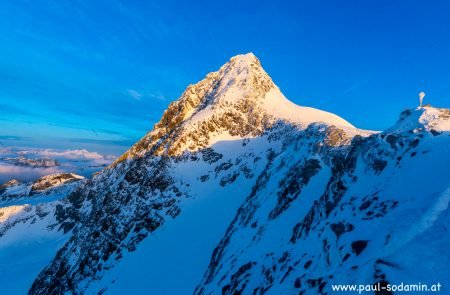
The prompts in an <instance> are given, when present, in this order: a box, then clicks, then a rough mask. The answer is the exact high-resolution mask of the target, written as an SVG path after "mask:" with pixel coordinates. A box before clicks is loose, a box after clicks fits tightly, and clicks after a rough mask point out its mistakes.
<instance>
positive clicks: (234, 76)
mask: <svg viewBox="0 0 450 295" xmlns="http://www.w3.org/2000/svg"><path fill="white" fill-rule="evenodd" d="M37 183H38V184H36V182H35V183H29V184H20V183H17V182H14V181H13V182H10V183H6V184H4V185H3V186H1V187H0V201H2V202H3V203H0V206H3V207H2V208H0V286H1V290H2V294H3V293H4V294H24V293H26V292H29V294H198V295H200V294H332V293H333V291H332V285H334V284H358V285H359V284H375V283H381V284H383V285H386V284H388V283H392V284H399V283H401V282H410V283H415V282H416V283H417V282H420V283H422V284H430V285H431V284H435V283H438V282H440V283H441V284H443V285H444V288H447V289H446V290H447V291H448V288H449V286H445V283H450V281H449V277H450V270H449V267H448V265H450V255H449V253H448V249H450V235H449V232H448V230H449V225H450V214H449V209H448V203H449V201H450V110H449V109H442V108H433V107H420V108H415V109H407V110H405V111H403V112H401V114H400V117H399V120H398V121H397V123H395V124H393V126H392V127H391V128H388V129H387V130H385V131H382V132H374V131H368V130H361V129H358V128H356V127H354V126H353V125H352V124H350V123H349V122H347V121H346V120H344V119H342V118H340V117H339V116H336V115H334V114H331V113H328V112H324V111H321V110H317V109H313V108H308V107H303V106H297V105H295V104H293V103H292V102H290V101H289V100H288V99H286V98H285V97H284V95H283V94H282V93H281V91H280V90H279V88H278V87H277V86H276V85H275V84H274V83H273V81H272V79H271V78H270V77H269V76H268V75H267V73H266V72H265V71H264V69H263V68H262V66H261V64H260V62H259V60H258V59H257V58H256V57H255V56H254V55H253V54H251V53H249V54H245V55H238V56H235V57H233V58H232V59H231V60H230V61H229V62H227V63H226V64H225V65H224V66H222V67H221V68H220V69H219V70H218V71H217V72H213V73H210V74H208V75H207V76H206V78H205V79H204V80H202V81H200V82H199V83H197V84H194V85H190V86H189V87H188V88H187V89H186V90H185V91H184V93H183V94H182V95H181V97H180V98H179V99H178V100H176V101H174V102H172V103H171V104H170V105H169V107H168V108H167V110H166V111H165V112H164V114H163V115H162V118H161V120H160V121H159V122H158V123H157V124H156V125H155V126H154V128H153V129H152V130H151V131H150V132H149V133H148V134H146V135H145V136H144V137H143V138H142V139H141V140H140V141H138V142H137V143H136V144H135V145H133V146H132V147H131V148H130V149H129V150H128V151H127V152H126V153H124V154H123V155H122V156H121V157H119V158H118V159H116V160H115V162H113V163H112V164H111V165H110V166H108V167H107V168H105V169H103V170H102V171H101V172H99V173H97V174H95V175H94V176H93V177H92V178H91V179H82V177H79V176H77V175H75V174H62V175H61V174H57V175H52V176H49V177H47V178H46V179H45V178H44V179H40V180H39V181H37ZM36 186H38V187H39V189H37V190H36V189H33V188H36ZM35 191H37V193H33V192H35ZM36 198H37V199H36ZM36 200H39V201H36ZM444 290H445V289H444ZM444 292H445V291H444ZM342 294H344V293H342ZM380 294H389V293H386V292H385V293H380Z"/></svg>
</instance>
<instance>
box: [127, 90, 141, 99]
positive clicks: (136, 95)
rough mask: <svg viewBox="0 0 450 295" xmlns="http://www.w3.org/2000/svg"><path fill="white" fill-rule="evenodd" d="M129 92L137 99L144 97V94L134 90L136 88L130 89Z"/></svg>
mask: <svg viewBox="0 0 450 295" xmlns="http://www.w3.org/2000/svg"><path fill="white" fill-rule="evenodd" d="M127 92H128V94H129V95H130V96H131V97H132V98H134V99H135V100H141V98H142V94H141V93H139V92H137V91H136V90H134V89H128V90H127Z"/></svg>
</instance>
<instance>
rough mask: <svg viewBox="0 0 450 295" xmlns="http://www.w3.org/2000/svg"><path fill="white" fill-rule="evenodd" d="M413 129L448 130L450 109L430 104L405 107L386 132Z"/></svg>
mask: <svg viewBox="0 0 450 295" xmlns="http://www.w3.org/2000/svg"><path fill="white" fill-rule="evenodd" d="M414 130H427V131H432V132H441V131H444V132H445V131H450V109H445V108H435V107H431V106H424V107H418V108H415V109H406V110H404V111H403V112H402V113H401V114H400V118H399V120H398V121H397V123H396V124H395V125H394V126H393V127H391V128H389V129H388V130H386V132H392V133H402V132H409V131H414Z"/></svg>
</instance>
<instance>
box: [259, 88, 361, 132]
mask: <svg viewBox="0 0 450 295" xmlns="http://www.w3.org/2000/svg"><path fill="white" fill-rule="evenodd" d="M263 106H264V109H265V110H266V111H267V113H268V114H272V115H273V116H275V118H279V119H281V120H286V121H289V122H293V123H298V124H302V125H309V124H311V123H316V122H319V123H325V124H328V125H335V126H339V127H341V126H342V127H348V128H355V127H354V126H353V125H352V124H350V123H349V122H347V121H346V120H344V119H342V118H341V117H339V116H337V115H335V114H332V113H329V112H325V111H322V110H318V109H315V108H310V107H302V106H299V105H297V104H295V103H293V102H291V101H290V100H288V99H287V98H286V97H285V96H284V95H283V94H282V93H281V92H280V90H279V89H278V87H276V88H273V89H271V90H270V91H269V92H268V93H267V94H266V97H265V99H264V101H263Z"/></svg>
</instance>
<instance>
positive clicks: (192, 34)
mask: <svg viewBox="0 0 450 295" xmlns="http://www.w3.org/2000/svg"><path fill="white" fill-rule="evenodd" d="M0 45H1V46H0V142H1V143H2V144H3V145H15V146H35V147H46V148H88V149H90V150H93V151H99V152H105V153H114V154H118V153H121V152H123V151H124V150H125V149H126V148H127V147H128V146H129V145H131V144H132V143H134V142H135V141H136V140H137V139H138V138H140V137H141V136H142V135H144V134H145V132H146V131H148V130H149V129H151V128H152V126H153V124H154V123H155V122H156V121H158V119H159V117H160V116H161V114H162V112H163V110H164V109H165V108H166V106H167V105H168V104H169V103H170V101H172V100H174V99H177V98H178V97H179V95H180V94H181V93H182V92H183V90H184V89H185V88H186V87H187V85H189V84H190V83H195V82H197V81H199V80H200V79H202V78H203V77H204V76H205V75H206V74H207V73H208V72H211V71H215V70H217V69H218V68H219V67H220V66H221V65H222V64H224V63H225V62H226V61H227V60H228V59H229V58H230V57H231V56H234V55H236V54H239V53H246V52H250V51H251V52H254V53H255V54H256V56H258V58H259V59H260V60H261V62H262V64H263V66H264V68H265V69H266V71H267V72H268V73H269V75H271V77H272V78H273V80H274V81H275V83H276V84H277V85H278V86H279V87H280V88H281V90H282V91H283V93H284V94H285V95H286V96H287V97H288V98H289V99H290V100H292V101H294V102H296V103H298V104H301V105H306V106H312V107H317V108H321V109H324V110H327V111H330V112H333V113H336V114H338V115H340V116H342V117H344V118H345V119H347V120H348V121H350V122H351V123H353V124H354V125H356V126H358V127H360V128H365V129H376V130H382V129H384V128H386V127H389V126H390V125H392V124H393V123H394V122H395V120H396V119H397V117H398V114H399V113H400V112H401V111H402V110H403V109H405V108H407V107H414V106H416V105H417V103H418V99H417V93H418V92H419V91H422V90H423V91H425V92H426V93H427V96H426V98H425V101H426V102H429V103H431V104H432V105H435V106H441V107H450V100H449V98H450V54H449V53H450V1H413V0H409V1H383V0H374V1H369V0H367V1H360V0H358V1H346V0H336V1H284V2H283V1H267V2H266V1H236V2H233V1H201V2H193V1H167V0H166V1H137V0H135V1H119V0H107V1H90V0H78V1H76V0H70V1H56V0H55V1H34V0H33V1H23V0H14V1H1V2H0Z"/></svg>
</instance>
